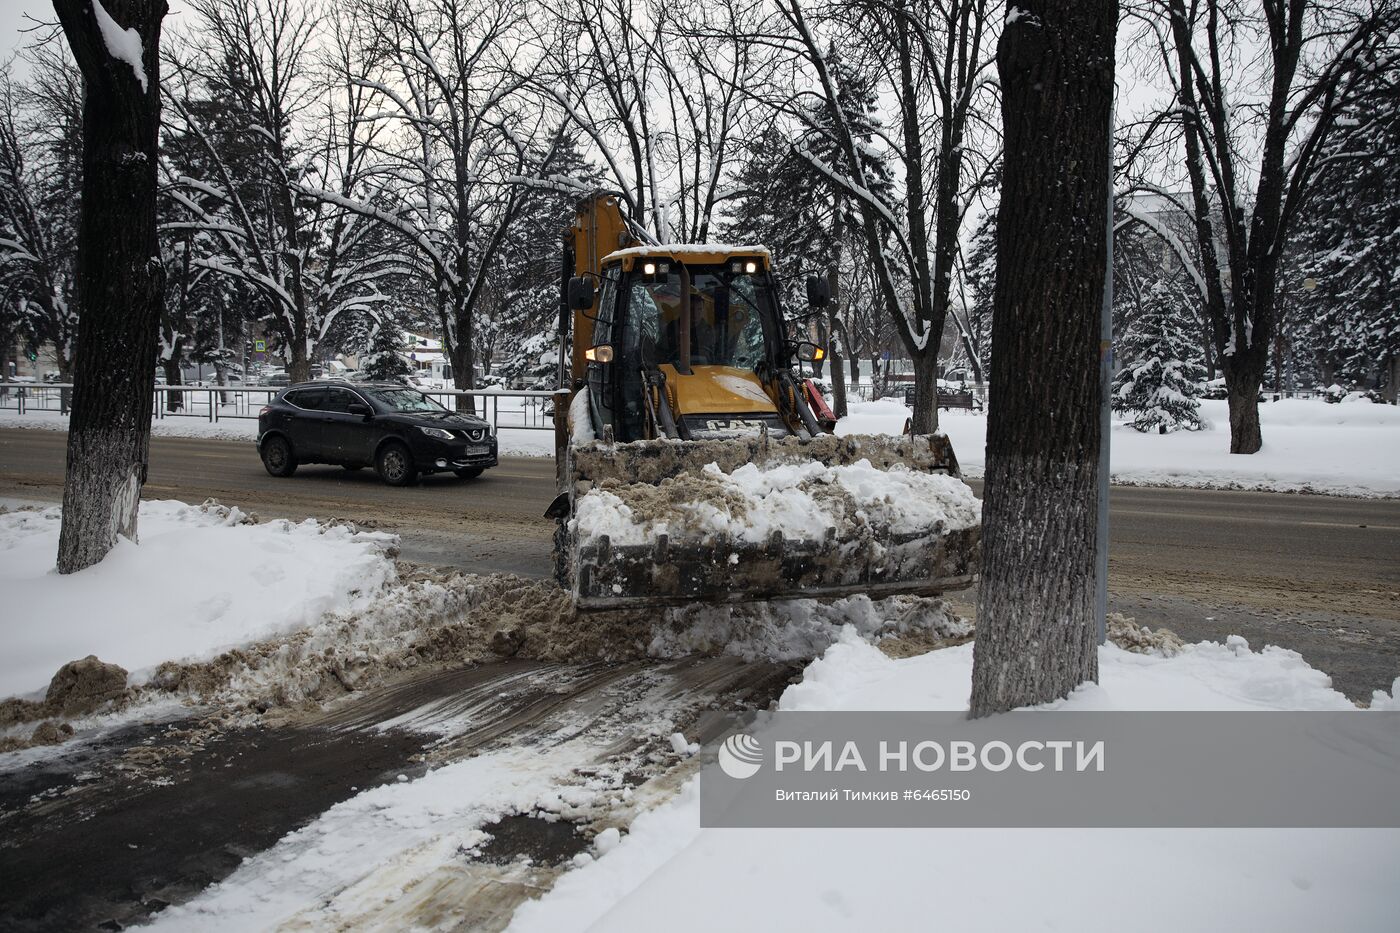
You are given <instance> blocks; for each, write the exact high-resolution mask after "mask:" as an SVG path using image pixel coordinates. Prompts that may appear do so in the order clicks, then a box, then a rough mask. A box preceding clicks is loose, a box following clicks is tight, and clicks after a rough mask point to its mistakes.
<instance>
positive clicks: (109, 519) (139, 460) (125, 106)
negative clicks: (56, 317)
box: [54, 0, 166, 573]
mask: <svg viewBox="0 0 1400 933" xmlns="http://www.w3.org/2000/svg"><path fill="white" fill-rule="evenodd" d="M54 9H55V10H56V11H57V12H58V18H59V22H60V23H61V24H62V27H63V32H64V34H65V35H66V36H67V38H68V44H69V45H70V46H71V47H72V49H73V57H74V59H75V60H76V61H77V63H78V67H79V68H80V69H81V70H82V73H83V80H84V83H85V85H86V93H85V96H84V100H83V188H82V216H81V220H80V223H79V230H78V275H77V281H78V285H77V293H78V300H79V303H80V306H81V308H82V309H83V313H82V317H81V319H80V321H79V323H78V349H77V352H76V361H75V362H76V366H75V373H74V389H73V417H72V420H71V421H70V423H69V428H68V469H67V474H66V476H65V479H64V485H63V527H62V529H61V531H60V533H59V542H58V570H59V572H60V573H74V572H76V571H79V570H82V569H83V568H85V567H90V566H91V565H93V564H95V563H97V562H98V561H100V560H102V558H103V557H105V556H106V555H107V552H108V551H110V550H111V549H112V547H114V546H115V545H116V543H117V536H118V535H123V536H126V537H128V538H132V539H135V537H136V511H137V506H138V504H139V502H140V499H141V484H142V483H144V482H145V479H146V452H147V446H148V444H149V441H150V433H151V394H152V387H153V385H154V383H155V364H156V354H155V349H156V334H157V326H158V323H159V321H160V311H161V304H162V302H163V300H164V285H165V275H164V268H163V266H162V265H161V263H160V261H159V259H158V258H156V257H159V256H160V244H159V242H158V241H157V239H156V159H157V156H158V152H157V146H158V135H159V128H160V87H159V75H160V29H161V21H162V20H163V19H164V17H165V13H166V5H165V0H107V2H106V4H105V5H104V6H98V5H97V4H95V3H91V2H89V0H54ZM98 11H101V12H98ZM100 15H107V16H110V18H111V19H112V20H115V23H116V26H117V28H126V29H134V30H135V32H136V33H137V34H138V35H139V36H140V40H141V42H140V47H141V52H142V54H141V58H140V60H139V61H128V60H125V59H118V58H115V57H113V50H112V49H111V48H110V47H109V45H108V43H107V42H106V41H104V32H111V30H112V28H113V25H112V23H110V22H107V23H99V21H98V18H97V17H98V16H100ZM104 27H105V28H104ZM124 35H130V33H124ZM126 51H128V52H129V51H130V50H129V49H127V50H126ZM133 57H134V56H133Z"/></svg>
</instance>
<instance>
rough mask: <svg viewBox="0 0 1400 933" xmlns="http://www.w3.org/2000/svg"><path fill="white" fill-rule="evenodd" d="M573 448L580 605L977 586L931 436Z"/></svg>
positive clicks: (952, 489)
mask: <svg viewBox="0 0 1400 933" xmlns="http://www.w3.org/2000/svg"><path fill="white" fill-rule="evenodd" d="M570 453H571V457H570V460H571V476H572V479H573V491H574V509H573V514H574V519H573V521H571V522H570V523H569V526H568V534H567V535H565V536H564V541H563V542H561V543H562V544H564V545H565V546H567V547H568V548H569V554H568V555H567V557H568V560H567V564H568V566H569V567H570V568H571V580H570V581H569V582H570V584H571V586H572V589H573V594H574V599H575V603H576V605H577V606H578V607H579V608H580V609H585V610H588V609H616V608H623V607H629V606H638V605H644V604H645V605H675V604H682V603H694V602H713V603H725V602H746V601H752V600H765V599H788V598H803V597H829V596H845V595H852V594H857V593H864V594H868V595H870V596H872V597H876V598H878V597H883V596H891V595H895V594H916V595H934V594H937V593H941V592H944V591H947V590H954V589H961V588H963V587H966V586H968V585H970V584H971V583H972V582H973V580H974V579H975V577H976V573H977V561H978V553H979V547H978V544H979V540H980V535H981V525H980V505H979V504H978V503H977V501H976V499H975V498H973V496H972V493H971V490H969V489H968V488H967V486H966V485H965V484H963V483H962V481H961V479H960V478H959V477H958V473H957V461H956V460H955V459H954V457H953V452H952V448H951V446H950V445H949V444H948V441H947V438H945V437H942V436H929V437H845V438H837V437H832V436H823V437H818V438H816V439H815V440H812V441H799V440H797V439H796V438H786V439H783V440H781V441H772V442H768V441H765V440H764V439H761V438H752V439H739V440H733V439H731V440H725V441H699V442H694V441H692V442H678V441H643V442H636V443H631V444H612V445H606V444H588V445H584V446H580V447H575V448H573V449H572V450H571V452H570Z"/></svg>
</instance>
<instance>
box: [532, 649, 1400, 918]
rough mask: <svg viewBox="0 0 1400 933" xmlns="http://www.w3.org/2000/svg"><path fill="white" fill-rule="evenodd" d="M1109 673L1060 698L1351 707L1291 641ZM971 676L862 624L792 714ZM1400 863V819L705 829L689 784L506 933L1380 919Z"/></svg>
mask: <svg viewBox="0 0 1400 933" xmlns="http://www.w3.org/2000/svg"><path fill="white" fill-rule="evenodd" d="M1099 668H1100V680H1101V682H1100V683H1099V684H1098V685H1090V686H1086V687H1084V688H1081V689H1080V690H1079V691H1077V692H1076V693H1075V694H1074V695H1073V696H1071V697H1070V698H1068V699H1067V700H1064V701H1061V702H1059V703H1055V704H1051V706H1052V707H1055V708H1063V709H1078V710H1269V709H1312V710H1343V709H1354V707H1353V706H1352V704H1351V703H1350V702H1349V701H1348V700H1347V699H1346V697H1344V696H1342V695H1341V694H1340V693H1337V692H1336V691H1335V690H1332V689H1331V686H1330V683H1329V681H1328V678H1327V677H1326V675H1325V674H1322V673H1321V672H1319V671H1317V670H1315V669H1313V668H1311V667H1309V666H1308V665H1307V663H1305V662H1304V661H1303V660H1302V658H1301V657H1300V656H1299V655H1297V654H1296V653H1295V652H1292V651H1285V650H1282V649H1278V648H1266V649H1264V651H1263V652H1258V653H1256V652H1252V651H1250V650H1249V647H1248V645H1247V644H1245V642H1244V640H1243V639H1238V638H1235V639H1231V640H1230V642H1229V643H1228V644H1225V645H1220V644H1213V643H1202V644H1197V645H1188V646H1184V647H1183V648H1181V649H1180V651H1179V652H1178V653H1176V654H1175V655H1173V656H1171V657H1162V656H1159V655H1150V654H1138V653H1131V652H1127V651H1124V650H1122V649H1119V648H1116V647H1114V646H1112V645H1109V646H1105V647H1104V648H1102V649H1101V650H1100V655H1099ZM971 672H972V646H971V645H963V646H958V647H951V648H945V649H943V650H939V651H933V652H930V653H928V654H925V655H921V656H918V657H911V658H908V659H904V660H895V659H892V658H890V657H888V656H887V655H886V654H884V653H882V652H881V651H879V650H878V649H877V648H875V647H874V646H872V645H870V644H868V643H866V642H865V641H863V640H862V639H861V638H860V637H859V636H858V635H857V633H856V632H855V630H854V629H848V630H847V631H846V632H845V633H844V634H843V636H842V638H841V640H840V641H839V643H837V644H835V645H833V646H832V647H831V648H830V649H828V650H827V652H826V654H825V655H824V656H823V657H822V658H821V659H820V660H818V661H816V662H814V663H813V664H811V665H810V666H809V667H808V668H807V671H806V673H805V676H804V678H803V680H802V682H801V683H798V684H795V685H793V686H791V687H789V688H788V690H787V691H786V692H785V693H784V694H783V697H782V700H781V703H780V707H781V708H782V709H785V710H960V709H966V708H967V697H968V694H969V691H970V685H971ZM1397 689H1400V681H1397ZM1383 696H1384V695H1383V694H1378V700H1379V699H1381V698H1382V697H1383ZM1385 699H1386V700H1387V701H1389V698H1385ZM1357 715H1366V714H1365V713H1358V714H1357ZM1397 857H1400V832H1396V831H1393V830H1257V829H1256V830H1249V831H1238V830H1102V829H1096V830H1043V829H1037V830H995V831H993V830H983V829H978V830H959V829H939V830H924V829H898V830H873V829H865V830H855V829H848V830H839V831H835V830H821V829H809V830H761V829H754V830H742V829H722V830H702V829H700V828H699V793H698V785H697V783H696V782H695V781H691V782H689V783H688V784H687V785H686V786H685V788H684V789H683V790H682V792H681V793H680V794H679V795H678V796H677V797H676V798H673V799H672V800H671V801H669V802H667V803H666V804H664V805H662V806H660V807H658V808H656V809H654V810H652V811H649V812H646V813H643V814H642V815H640V816H639V817H638V818H637V819H636V820H634V821H633V823H632V825H631V827H630V829H629V831H628V832H627V834H626V835H624V836H623V837H622V839H621V841H620V842H619V844H618V845H617V846H615V847H614V848H613V850H612V851H611V852H609V853H608V854H606V855H604V856H603V857H601V858H599V859H597V860H596V861H594V862H593V863H591V864H588V865H587V866H585V867H583V868H581V869H578V870H575V871H571V872H568V873H566V874H565V875H564V876H562V877H561V878H560V879H559V880H558V881H557V882H556V883H555V885H554V887H553V889H552V890H551V891H549V893H547V894H545V895H544V896H543V897H542V898H540V899H539V900H537V901H532V902H529V903H526V904H524V905H522V906H521V907H520V908H519V909H518V910H517V911H516V914H515V917H514V920H513V922H512V924H511V927H510V929H511V930H512V931H518V933H530V931H551V933H559V931H567V930H583V929H587V928H590V927H592V926H593V925H595V924H596V925H597V926H598V927H600V928H604V929H608V930H614V931H626V930H652V929H655V928H656V918H657V917H662V916H664V917H666V918H667V919H666V925H667V927H668V929H673V930H697V931H700V930H715V929H725V928H727V927H729V926H732V925H733V918H735V917H743V918H744V925H745V926H750V927H755V928H757V927H771V928H775V929H776V928H782V929H801V930H805V931H821V930H847V929H850V928H851V927H852V926H853V925H859V926H860V927H862V928H866V929H916V928H925V927H932V926H936V927H938V928H940V929H945V928H946V929H955V930H1000V929H1028V928H1042V927H1043V928H1057V929H1058V928H1065V929H1083V930H1122V929H1133V930H1166V931H1175V930H1183V929H1190V930H1222V931H1224V930H1235V929H1290V930H1297V929H1339V928H1345V929H1373V930H1381V929H1389V928H1391V927H1392V926H1393V924H1394V906H1395V899H1394V869H1395V865H1396V863H1397ZM1086 872H1087V874H1086ZM676 904H685V905H686V909H685V910H682V911H677V910H675V905H676Z"/></svg>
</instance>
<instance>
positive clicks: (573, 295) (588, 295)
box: [569, 275, 597, 311]
mask: <svg viewBox="0 0 1400 933" xmlns="http://www.w3.org/2000/svg"><path fill="white" fill-rule="evenodd" d="M595 300H597V293H596V292H595V291H594V289H593V280H592V279H591V278H589V277H588V276H586V275H576V276H574V277H573V278H571V279H569V307H570V308H571V309H572V310H574V311H587V310H588V309H589V308H591V307H593V302H594V301H595Z"/></svg>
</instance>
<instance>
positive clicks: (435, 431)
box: [418, 425, 452, 441]
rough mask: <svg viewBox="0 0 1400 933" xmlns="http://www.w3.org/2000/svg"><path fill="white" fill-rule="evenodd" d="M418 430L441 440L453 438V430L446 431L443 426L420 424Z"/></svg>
mask: <svg viewBox="0 0 1400 933" xmlns="http://www.w3.org/2000/svg"><path fill="white" fill-rule="evenodd" d="M418 430H420V431H422V432H423V433H424V434H426V435H428V436H429V437H435V438H437V439H438V440H440V441H450V440H452V432H451V431H444V430H443V429H442V428H425V427H423V426H422V425H419V426H418Z"/></svg>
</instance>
